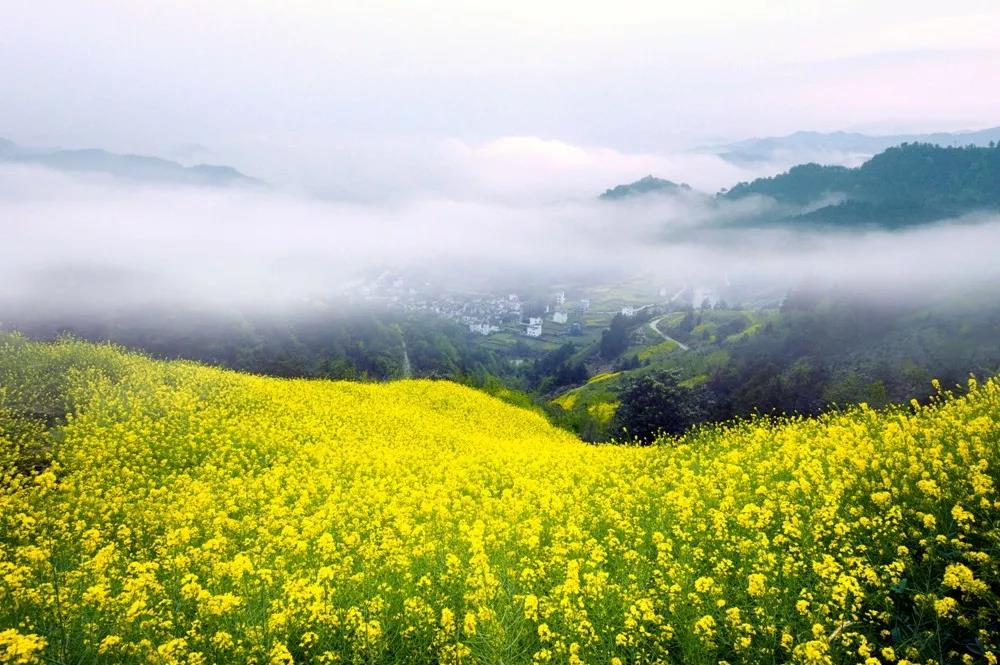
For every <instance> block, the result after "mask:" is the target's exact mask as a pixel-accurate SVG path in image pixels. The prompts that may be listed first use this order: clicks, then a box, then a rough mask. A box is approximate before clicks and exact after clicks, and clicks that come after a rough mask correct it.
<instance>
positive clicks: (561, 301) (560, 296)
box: [555, 291, 566, 305]
mask: <svg viewBox="0 0 1000 665" xmlns="http://www.w3.org/2000/svg"><path fill="white" fill-rule="evenodd" d="M555 301H556V304H557V305H565V304H566V292H565V291H560V292H558V293H557V294H556V297H555Z"/></svg>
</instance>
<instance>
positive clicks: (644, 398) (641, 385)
mask: <svg viewBox="0 0 1000 665" xmlns="http://www.w3.org/2000/svg"><path fill="white" fill-rule="evenodd" d="M620 400H621V403H620V405H619V406H618V410H617V411H616V412H615V416H614V419H613V420H612V426H611V430H612V432H613V433H614V435H615V436H616V437H617V438H618V439H620V440H634V441H639V442H641V443H644V444H649V443H652V442H653V441H655V440H656V439H657V438H658V437H659V436H661V435H663V434H680V433H681V432H683V431H684V430H686V429H687V428H688V427H690V426H691V425H693V424H695V423H697V422H701V421H702V420H703V419H704V418H705V414H706V413H707V412H708V407H709V403H710V401H711V400H710V399H709V395H708V393H707V391H705V390H704V389H698V390H694V389H690V388H685V387H683V386H681V385H680V381H679V379H678V375H677V373H676V372H675V371H672V370H659V371H656V372H651V373H649V374H644V375H643V376H640V377H638V378H635V379H632V380H631V381H629V382H628V383H627V384H625V386H624V387H623V388H622V391H621V393H620Z"/></svg>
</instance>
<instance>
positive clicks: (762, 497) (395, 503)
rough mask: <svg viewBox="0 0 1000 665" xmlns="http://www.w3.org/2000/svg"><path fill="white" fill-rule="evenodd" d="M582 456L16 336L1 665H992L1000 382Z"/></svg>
mask: <svg viewBox="0 0 1000 665" xmlns="http://www.w3.org/2000/svg"><path fill="white" fill-rule="evenodd" d="M962 392H963V394H962V395H961V396H951V395H950V394H949V393H947V392H940V393H939V396H938V398H936V399H935V400H934V401H933V402H932V403H930V404H926V405H917V404H913V405H910V406H907V407H906V408H900V409H897V410H891V411H885V412H877V411H873V410H871V409H868V408H866V407H864V406H861V407H858V408H854V409H851V410H848V411H846V412H842V413H834V414H830V415H827V416H824V417H821V418H816V419H801V418H793V419H787V420H780V421H773V422H772V421H765V420H758V421H752V422H741V423H734V424H731V425H728V426H719V427H711V428H706V429H704V430H701V431H698V432H695V433H692V434H690V435H688V436H686V437H683V438H680V439H677V440H670V441H664V442H661V445H657V446H652V447H647V448H640V447H632V446H620V445H604V446H592V445H586V444H584V443H581V442H579V441H578V440H576V439H574V438H573V437H572V436H570V435H569V434H567V433H565V432H563V431H560V430H557V429H554V428H553V427H551V426H550V425H549V424H548V423H547V422H546V421H545V420H544V419H542V418H541V417H540V416H538V415H536V414H533V413H531V412H528V411H525V410H521V409H518V408H516V407H513V406H510V405H507V404H504V403H502V402H500V401H498V400H496V399H493V398H491V397H489V396H487V395H484V394H481V393H478V392H476V391H474V390H471V389H468V388H464V387H460V386H457V385H454V384H451V383H447V382H431V381H401V382H397V383H390V384H382V385H372V384H360V383H343V382H328V381H305V380H279V379H273V378H264V377H257V376H248V375H242V374H237V373H233V372H227V371H222V370H218V369H212V368H208V367H203V366H199V365H195V364H191V363H186V362H159V361H153V360H150V359H148V358H145V357H142V356H139V355H134V354H129V353H126V352H123V351H121V350H119V349H116V348H113V347H107V346H94V345H89V344H84V343H80V342H73V341H63V342H59V343H55V344H38V343H33V342H28V341H26V340H24V339H23V338H20V337H17V336H8V337H6V338H2V339H0V427H2V429H0V451H2V452H0V662H3V663H36V662H38V663H42V662H48V663H163V664H174V663H189V664H192V665H195V664H200V663H259V664H263V663H271V664H290V663H448V664H457V663H573V664H579V663H605V664H611V665H624V664H626V663H720V662H728V663H780V662H795V663H816V664H818V663H863V664H865V665H874V664H877V663H900V664H904V665H905V664H906V663H932V662H933V663H945V662H981V663H995V662H996V661H997V654H998V653H1000V636H998V633H1000V623H998V622H1000V606H998V594H1000V570H998V567H1000V554H998V545H1000V522H998V515H1000V497H998V495H997V480H998V469H1000V384H998V383H996V382H995V381H984V382H982V383H980V384H976V382H975V381H972V380H970V382H969V386H968V387H967V390H963V391H962Z"/></svg>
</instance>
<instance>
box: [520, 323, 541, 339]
mask: <svg viewBox="0 0 1000 665" xmlns="http://www.w3.org/2000/svg"><path fill="white" fill-rule="evenodd" d="M524 334H525V335H527V336H528V337H541V336H542V324H541V323H531V324H528V328H527V329H526V330H525V331H524Z"/></svg>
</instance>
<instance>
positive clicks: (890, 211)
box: [722, 143, 1000, 228]
mask: <svg viewBox="0 0 1000 665" xmlns="http://www.w3.org/2000/svg"><path fill="white" fill-rule="evenodd" d="M752 195H760V196H767V197H770V198H772V199H774V200H775V201H777V202H779V203H783V204H787V205H790V206H796V207H801V206H806V205H809V204H812V203H816V202H819V201H821V200H823V199H824V198H825V197H837V196H839V197H840V198H841V200H838V201H836V202H834V203H831V204H829V205H825V206H823V207H821V208H819V209H817V210H813V211H809V212H805V213H802V212H795V213H791V214H790V215H789V217H788V218H787V219H786V221H787V220H793V221H796V222H800V223H816V224H828V225H834V226H878V227H883V228H901V227H904V226H909V225H914V224H922V223H927V222H932V221H935V220H940V219H945V218H948V217H956V216H959V215H964V214H967V213H972V212H977V211H993V212H996V211H997V210H998V209H1000V147H998V146H997V145H996V144H990V145H989V146H988V147H976V146H967V147H960V148H956V147H941V146H936V145H930V144H924V143H904V144H903V145H900V146H897V147H894V148H889V149H887V150H885V151H884V152H881V153H879V154H877V155H875V156H874V157H872V158H871V159H869V160H868V161H867V162H865V163H864V164H862V165H861V166H859V167H857V168H845V167H843V166H821V165H819V164H803V165H800V166H795V167H793V168H791V169H790V170H789V171H787V172H786V173H782V174H780V175H776V176H773V177H770V178H760V179H757V180H754V181H753V182H743V183H740V184H738V185H735V186H734V187H733V188H731V189H730V190H729V191H727V192H725V193H723V194H722V197H723V198H724V199H729V200H735V199H741V198H745V197H748V196H752Z"/></svg>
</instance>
